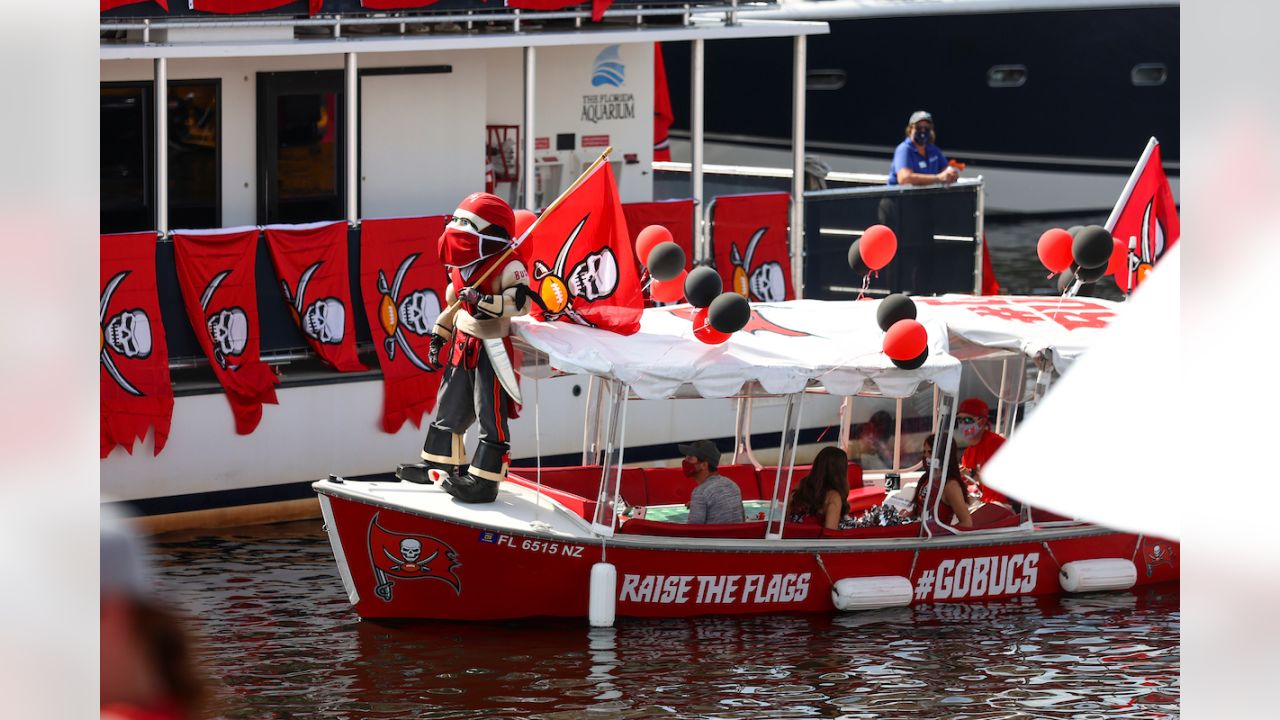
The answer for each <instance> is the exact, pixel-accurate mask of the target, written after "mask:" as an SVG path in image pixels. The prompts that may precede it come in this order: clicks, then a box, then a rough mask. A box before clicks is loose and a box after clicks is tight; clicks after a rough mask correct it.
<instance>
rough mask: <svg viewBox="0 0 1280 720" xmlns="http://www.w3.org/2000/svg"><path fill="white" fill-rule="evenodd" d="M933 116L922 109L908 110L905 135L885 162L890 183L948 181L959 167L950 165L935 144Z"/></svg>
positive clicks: (920, 183)
mask: <svg viewBox="0 0 1280 720" xmlns="http://www.w3.org/2000/svg"><path fill="white" fill-rule="evenodd" d="M937 141H938V136H937V135H936V134H934V131H933V116H932V115H930V114H929V113H928V112H926V111H924V110H917V111H915V112H913V113H911V118H910V120H908V121H907V137H906V139H905V140H903V141H902V142H901V143H899V144H898V147H897V148H895V149H894V151H893V164H892V165H890V166H889V184H890V185H933V184H935V183H952V182H955V181H956V180H957V179H958V178H959V177H960V171H959V170H956V169H955V168H954V167H951V165H950V163H949V162H948V161H947V156H946V155H943V154H942V150H940V149H938V146H937V145H935V144H934V143H936V142H937Z"/></svg>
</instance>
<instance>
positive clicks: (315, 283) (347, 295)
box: [266, 220, 365, 372]
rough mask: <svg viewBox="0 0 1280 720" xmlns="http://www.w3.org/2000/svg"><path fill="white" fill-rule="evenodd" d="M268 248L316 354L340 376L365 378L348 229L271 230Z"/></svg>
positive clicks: (325, 225)
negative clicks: (359, 353) (358, 347)
mask: <svg viewBox="0 0 1280 720" xmlns="http://www.w3.org/2000/svg"><path fill="white" fill-rule="evenodd" d="M266 234H267V248H268V249H270V250H271V261H272V262H273V263H275V266H276V276H277V277H278V278H279V279H280V289H281V291H283V293H284V301H285V303H287V304H288V305H289V310H290V312H291V313H292V315H293V319H294V321H295V322H297V323H298V329H300V330H302V334H303V335H305V336H306V338H307V343H308V344H309V345H310V346H311V349H312V350H314V351H315V353H316V354H317V355H319V356H320V359H321V360H324V361H325V363H327V364H328V365H329V366H330V367H332V368H333V369H334V370H337V371H339V372H360V371H361V370H364V369H365V367H364V365H361V364H360V361H359V360H358V359H357V358H356V320H355V315H353V314H352V312H351V283H350V276H348V274H347V224H346V223H345V222H343V221H341V220H339V221H337V222H328V223H311V224H309V225H269V226H267V228H266Z"/></svg>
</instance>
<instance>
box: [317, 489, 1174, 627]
mask: <svg viewBox="0 0 1280 720" xmlns="http://www.w3.org/2000/svg"><path fill="white" fill-rule="evenodd" d="M321 496H322V504H323V505H324V506H325V516H326V524H327V528H328V532H329V535H330V540H331V542H332V543H333V545H334V552H335V556H336V557H337V559H338V564H339V567H340V569H341V571H342V575H343V581H344V583H345V584H346V586H347V591H348V595H349V597H350V599H351V601H352V603H353V605H354V606H355V610H356V612H357V613H358V614H359V615H360V616H361V617H364V618H423V619H445V620H505V619H514V618H524V617H539V616H560V617H586V616H587V611H588V597H589V588H590V576H591V568H592V566H593V565H594V564H596V563H598V562H602V561H605V560H607V561H608V562H609V563H612V564H613V565H614V566H615V567H616V569H617V589H616V593H617V595H616V599H617V604H616V614H617V615H618V616H620V617H691V616H699V615H730V614H754V613H776V612H815V613H817V612H831V611H833V610H834V609H835V607H834V605H833V600H832V594H831V590H832V580H840V579H843V578H853V577H874V576H899V577H904V578H908V579H909V580H910V582H911V584H912V587H913V588H914V592H913V593H912V599H911V604H912V605H916V604H924V603H945V602H971V601H983V600H998V599H1002V598H1011V597H1015V596H1023V595H1054V594H1059V593H1062V592H1063V589H1062V585H1061V584H1060V575H1059V570H1060V568H1061V566H1062V565H1063V564H1065V563H1069V562H1072V561H1079V560H1088V559H1098V558H1116V559H1129V560H1132V561H1133V563H1134V565H1135V566H1136V569H1137V581H1136V586H1142V585H1149V584H1155V583H1161V582H1169V581H1175V580H1177V579H1178V574H1179V557H1178V555H1179V548H1178V545H1177V543H1173V542H1170V541H1168V540H1163V539H1159V538H1151V537H1144V536H1138V535H1133V534H1129V533H1122V532H1115V531H1110V530H1106V529H1103V528H1096V527H1089V526H1085V527H1076V528H1057V529H1051V530H1042V531H1035V532H1028V531H1022V530H1019V529H1015V530H1014V532H1000V533H992V532H988V533H972V534H967V535H965V536H957V537H948V538H945V539H942V540H938V539H933V540H919V539H914V538H910V539H892V540H780V541H779V540H774V541H767V540H690V539H686V538H650V537H638V536H627V535H620V536H616V537H615V538H612V539H610V540H608V541H607V542H605V543H602V541H601V540H600V539H599V538H590V537H586V536H580V537H563V536H559V537H557V536H554V535H550V534H543V533H539V532H534V531H529V532H519V531H512V530H510V529H509V528H502V527H500V526H492V527H486V526H484V524H483V523H474V522H462V521H459V520H457V519H453V518H447V517H435V516H426V515H422V514H417V513H410V512H404V511H402V510H399V509H396V508H394V507H389V506H386V505H381V504H374V503H368V502H362V501H359V500H355V499H352V498H350V497H344V496H342V495H340V494H330V493H326V492H323V491H322V492H321ZM410 536H412V537H415V538H418V539H419V540H420V542H422V543H423V544H424V551H423V553H424V557H425V555H426V554H427V552H428V551H431V552H436V553H437V555H436V556H435V558H434V560H433V561H432V562H430V563H426V562H424V563H423V565H424V566H426V565H429V568H427V569H426V570H423V569H421V568H414V569H413V570H412V571H411V572H403V571H401V572H399V573H396V572H394V571H389V570H388V567H387V564H388V563H392V562H395V561H397V560H398V558H397V557H394V556H395V555H396V553H394V552H392V553H391V554H390V555H388V554H386V553H385V547H386V546H387V544H388V542H391V543H393V544H394V542H396V540H395V538H404V537H410ZM388 538H390V540H388ZM392 549H393V550H394V547H392ZM375 558H378V559H379V561H380V562H375ZM819 558H821V560H820V561H819ZM824 566H825V571H824V569H823V568H824ZM828 573H829V577H828Z"/></svg>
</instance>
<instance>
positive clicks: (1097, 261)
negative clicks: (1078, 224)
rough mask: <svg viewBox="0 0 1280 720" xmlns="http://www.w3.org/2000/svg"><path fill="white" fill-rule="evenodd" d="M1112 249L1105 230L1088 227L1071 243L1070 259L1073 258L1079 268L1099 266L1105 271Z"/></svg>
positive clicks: (1111, 243) (1109, 234)
mask: <svg viewBox="0 0 1280 720" xmlns="http://www.w3.org/2000/svg"><path fill="white" fill-rule="evenodd" d="M1113 247H1114V243H1113V242H1112V240H1111V233H1109V232H1107V229H1106V228H1104V227H1102V226H1101V225H1089V226H1087V227H1085V228H1084V229H1083V230H1081V231H1080V232H1079V233H1076V238H1075V240H1073V241H1072V242H1071V257H1073V258H1075V260H1076V264H1077V265H1079V266H1080V267H1081V268H1096V267H1098V266H1099V265H1101V266H1102V267H1103V268H1104V269H1105V268H1106V266H1107V263H1108V262H1109V261H1110V260H1111V251H1112V249H1113ZM1099 277H1101V275H1099Z"/></svg>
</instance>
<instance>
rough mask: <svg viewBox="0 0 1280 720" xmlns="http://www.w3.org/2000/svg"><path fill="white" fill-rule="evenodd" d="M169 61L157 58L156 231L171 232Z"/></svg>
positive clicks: (155, 63) (155, 64)
mask: <svg viewBox="0 0 1280 720" xmlns="http://www.w3.org/2000/svg"><path fill="white" fill-rule="evenodd" d="M168 63H169V61H168V60H166V59H165V58H162V57H160V58H156V59H155V60H154V61H153V65H154V67H155V91H154V94H155V100H156V101H155V111H156V115H155V127H156V151H155V156H156V159H155V163H156V187H155V201H156V232H158V233H160V234H162V235H163V234H164V233H167V232H169V64H168Z"/></svg>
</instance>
